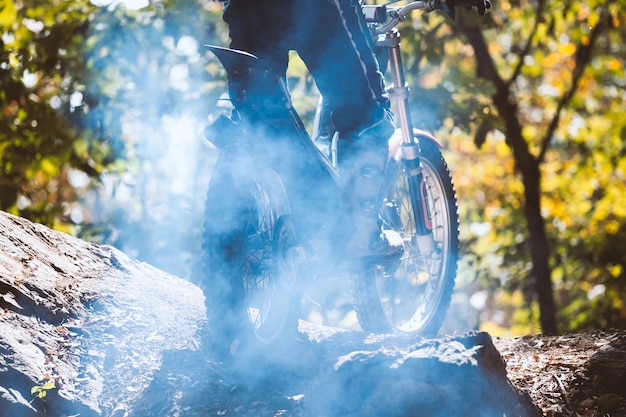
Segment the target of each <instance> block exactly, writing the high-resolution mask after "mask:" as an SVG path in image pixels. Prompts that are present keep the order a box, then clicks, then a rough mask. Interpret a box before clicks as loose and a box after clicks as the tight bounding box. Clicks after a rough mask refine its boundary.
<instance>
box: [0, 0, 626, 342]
mask: <svg viewBox="0 0 626 417" xmlns="http://www.w3.org/2000/svg"><path fill="white" fill-rule="evenodd" d="M26 3H27V4H28V7H26ZM100 3H101V1H100ZM537 4H538V3H537V0H532V1H531V0H529V1H521V0H498V1H496V2H494V7H493V8H492V9H491V11H490V12H489V13H488V14H487V15H486V16H485V17H484V18H479V17H478V16H476V15H475V12H472V13H470V14H468V15H467V16H468V17H467V18H468V19H477V20H478V21H479V23H478V24H479V25H480V30H481V31H482V33H483V34H484V36H485V38H486V40H487V42H488V46H489V51H490V53H491V55H492V57H493V59H494V61H495V63H496V65H497V67H498V70H499V71H500V72H501V73H502V74H504V75H507V76H512V75H515V74H517V75H516V77H515V83H514V85H513V86H512V91H513V97H512V98H513V99H514V100H515V102H517V104H518V110H519V117H520V119H521V120H522V121H523V126H524V131H523V134H524V137H525V138H526V139H527V141H528V143H529V144H530V145H531V149H532V150H533V151H534V152H536V153H537V152H541V146H542V144H541V141H540V139H541V137H542V135H543V134H544V133H545V132H546V131H547V130H548V129H549V124H550V123H551V121H552V120H553V118H554V115H555V113H556V111H557V108H558V106H559V101H560V99H561V98H562V97H563V95H564V94H567V93H568V91H569V90H568V89H569V88H570V86H571V80H572V69H573V66H574V63H575V61H576V56H575V51H576V45H579V44H584V43H585V42H586V37H588V36H589V31H590V29H589V28H590V27H593V26H594V25H595V24H596V23H597V22H598V20H599V19H601V18H605V17H606V15H608V16H610V23H611V24H610V27H608V28H607V29H606V30H605V31H604V32H603V33H602V35H601V37H600V38H599V39H598V41H597V42H596V45H595V47H594V48H593V57H592V58H591V62H590V65H588V66H587V67H586V68H585V71H584V73H583V76H582V78H581V81H580V83H579V85H578V88H577V89H576V91H574V92H573V96H572V98H571V101H569V103H568V105H567V107H566V108H565V109H564V110H563V111H562V114H561V117H560V120H559V121H558V126H557V127H556V129H555V130H554V134H553V135H552V136H551V137H550V141H549V146H548V147H547V150H546V152H545V157H544V159H543V163H542V165H541V170H542V175H543V181H542V187H543V193H542V195H543V200H542V207H543V216H544V219H545V220H546V224H547V227H548V233H549V239H550V243H551V247H552V251H553V252H552V254H553V256H552V258H551V259H552V267H553V281H554V286H555V298H556V301H557V305H558V307H559V311H560V316H559V320H560V323H559V324H560V329H561V330H562V331H566V330H579V329H585V328H593V327H600V326H602V327H620V328H626V305H624V302H623V301H622V300H626V272H625V268H626V265H625V262H626V257H624V255H623V254H624V253H626V239H624V236H626V234H625V233H626V208H625V207H626V201H624V200H625V199H626V190H625V189H624V188H625V187H626V185H625V184H626V181H625V178H624V175H625V172H626V162H625V153H626V151H625V149H624V139H625V138H626V119H625V118H624V117H623V116H622V115H623V114H624V112H625V111H626V108H625V107H626V105H625V104H624V103H626V94H625V91H626V89H625V87H626V86H625V85H624V83H625V80H626V76H625V75H626V74H625V72H624V65H625V60H626V50H625V49H624V47H623V40H624V39H626V33H625V32H626V29H625V28H626V20H625V16H624V12H623V10H624V6H625V5H626V4H624V0H619V1H617V2H612V3H608V2H603V1H599V0H592V1H591V3H589V2H587V3H585V4H578V3H574V2H570V1H565V2H561V1H559V2H557V1H554V0H553V1H549V2H547V3H546V7H545V8H544V9H543V10H542V11H541V13H539V15H538V11H537ZM459 13H465V11H464V10H459ZM602 13H605V14H602ZM454 25H455V23H454V22H452V21H450V20H449V19H448V18H447V17H446V16H445V15H444V14H442V13H430V14H421V13H414V14H413V15H412V18H411V19H409V20H408V21H407V24H405V25H404V26H402V27H401V33H402V36H403V49H404V53H405V55H404V59H405V64H406V67H407V78H408V82H409V84H410V85H411V87H412V94H413V95H412V100H413V103H412V111H413V114H414V119H415V120H416V127H421V128H425V129H428V130H431V131H435V132H436V133H437V135H438V136H439V138H440V139H441V140H442V141H443V142H444V144H445V147H446V150H445V152H446V156H447V157H448V158H449V162H450V165H451V167H452V168H453V175H454V180H455V182H456V185H457V190H458V194H459V197H460V209H461V215H462V218H461V226H462V235H461V237H462V242H463V257H462V259H461V266H462V267H461V269H460V273H459V279H458V292H457V294H456V296H455V304H454V306H453V309H452V311H451V319H452V320H453V321H454V323H453V324H452V326H449V328H450V329H451V330H461V331H462V330H465V329H467V328H468V327H470V328H471V327H476V328H483V329H486V330H489V331H492V332H493V333H494V334H509V335H511V334H524V333H532V332H536V331H538V330H539V329H538V324H537V323H538V317H537V306H536V304H535V303H534V298H533V297H534V295H533V288H532V284H531V280H530V277H529V270H530V268H529V262H530V258H529V255H528V253H527V248H526V246H525V240H526V239H527V231H526V228H525V220H524V217H523V212H522V204H523V195H522V192H523V187H522V184H521V182H520V180H519V179H518V176H517V173H516V170H515V163H514V161H513V159H512V156H511V153H510V150H509V149H508V146H507V143H506V136H505V135H504V133H503V127H502V126H501V122H500V118H499V115H498V114H497V112H496V111H495V109H494V107H493V104H492V99H491V95H492V94H493V86H492V85H491V84H490V83H488V82H487V81H485V80H484V79H481V78H479V77H478V76H477V74H476V62H475V57H474V56H473V50H472V48H471V47H470V46H469V45H468V44H467V43H466V41H465V40H464V39H463V38H462V37H460V36H459V35H457V34H456V32H455V30H454ZM225 30H226V28H225V26H224V25H223V23H221V6H220V4H219V3H217V2H212V1H208V0H205V1H202V0H192V1H189V0H187V1H183V0H163V1H154V2H152V3H151V4H150V5H149V6H147V7H144V8H141V9H139V10H129V9H127V8H125V7H124V6H122V5H118V6H113V5H111V6H106V5H105V6H99V7H97V6H95V5H94V4H92V3H90V2H89V1H87V0H28V1H26V0H20V1H18V0H3V1H0V32H1V33H2V36H1V38H0V42H1V43H2V52H1V55H0V87H1V88H0V106H1V107H2V112H1V113H0V117H1V118H2V123H0V166H1V169H2V173H1V175H0V208H1V209H3V210H7V211H9V212H12V213H15V214H19V215H21V216H24V217H27V218H30V219H31V220H34V221H37V222H40V223H44V224H46V225H48V226H51V227H54V228H57V229H59V230H64V231H67V232H70V233H74V234H76V235H79V236H81V237H83V238H85V239H88V240H91V241H95V242H100V243H109V244H113V245H115V246H117V247H119V248H121V249H122V250H124V251H126V252H127V253H129V254H130V255H132V256H136V257H138V258H139V259H142V260H145V261H148V262H150V263H152V264H154V265H156V266H158V267H161V268H163V269H165V270H167V271H170V272H172V273H175V274H178V275H180V276H183V277H186V278H190V279H193V278H194V271H195V268H196V265H197V262H199V255H198V254H199V252H198V249H199V240H200V225H201V216H202V206H203V203H204V193H205V191H206V184H207V182H208V178H209V176H210V172H211V168H212V164H213V161H214V159H215V157H216V152H215V150H214V149H212V148H211V147H210V146H209V145H208V144H207V143H205V141H204V140H203V139H202V129H203V128H204V125H205V124H206V122H207V117H214V116H215V115H216V114H217V113H219V112H220V111H221V109H220V103H221V101H220V100H219V98H220V95H221V94H222V93H223V92H224V91H225V86H224V74H223V71H222V69H221V67H220V66H219V65H218V63H217V61H216V60H215V59H213V58H211V57H210V56H207V55H206V54H204V52H203V51H202V47H201V45H202V44H204V43H215V44H220V45H225V44H227V38H226V32H225ZM531 35H532V36H531ZM529 37H530V40H531V41H530V50H529V52H528V54H527V55H526V57H525V58H524V60H523V61H522V62H519V60H518V57H519V53H520V51H521V50H523V49H524V48H526V45H527V43H529V42H528V39H529ZM587 41H588V39H587ZM516 71H517V72H518V73H516ZM289 82H290V85H291V86H292V88H293V97H294V102H295V105H296V107H297V108H298V109H299V110H301V111H302V112H303V113H304V115H305V118H306V119H307V120H310V119H311V114H312V112H313V111H314V107H315V99H314V98H311V93H314V92H315V86H314V83H313V81H312V80H311V78H310V76H309V75H308V74H306V72H305V71H304V66H303V64H302V63H301V62H300V61H298V60H295V61H294V63H293V65H292V66H291V68H290V71H289Z"/></svg>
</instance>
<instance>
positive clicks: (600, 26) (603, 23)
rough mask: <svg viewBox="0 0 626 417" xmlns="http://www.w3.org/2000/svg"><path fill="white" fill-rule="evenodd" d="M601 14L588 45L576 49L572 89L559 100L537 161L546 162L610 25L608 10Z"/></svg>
mask: <svg viewBox="0 0 626 417" xmlns="http://www.w3.org/2000/svg"><path fill="white" fill-rule="evenodd" d="M601 14H602V16H601V18H600V20H599V21H598V23H597V24H596V25H595V26H594V27H593V29H592V30H591V33H590V35H589V41H588V42H587V43H586V44H585V43H584V42H582V41H581V42H580V43H579V44H578V46H577V47H576V52H575V53H574V59H575V66H574V70H573V71H572V83H571V85H570V88H569V89H568V90H567V91H566V92H565V93H564V94H563V96H562V97H561V99H560V100H559V103H558V105H557V109H556V112H555V114H554V117H553V118H552V121H551V122H550V125H549V126H548V130H547V131H546V133H545V135H544V137H543V139H542V140H541V150H540V152H539V155H538V156H537V161H538V162H540V163H541V162H542V161H543V160H544V158H545V155H546V152H547V151H548V147H549V146H550V142H551V141H552V136H554V132H555V131H556V129H557V128H558V126H559V122H560V120H561V115H562V113H563V110H564V109H565V107H567V105H568V104H569V103H570V101H571V100H572V97H574V94H575V93H576V90H577V89H578V84H579V82H580V79H581V78H582V75H583V73H584V72H585V68H586V67H587V64H589V62H590V61H591V57H592V56H593V46H594V45H595V42H596V39H597V38H598V36H600V34H601V33H602V32H603V31H604V29H605V28H606V27H607V26H609V25H610V22H609V19H610V15H609V13H608V12H607V10H606V9H602V11H601Z"/></svg>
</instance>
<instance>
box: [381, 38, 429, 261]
mask: <svg viewBox="0 0 626 417" xmlns="http://www.w3.org/2000/svg"><path fill="white" fill-rule="evenodd" d="M384 42H385V44H386V45H387V46H388V47H389V69H390V73H391V79H392V82H393V87H392V88H390V89H389V90H390V91H389V94H390V96H391V98H392V100H394V101H395V102H396V106H397V112H398V114H397V116H398V118H399V122H400V130H401V132H402V161H403V164H404V169H405V172H406V176H407V180H408V183H409V190H410V194H411V202H412V204H411V205H412V207H413V218H414V219H415V232H416V234H417V240H418V241H417V243H418V248H419V250H420V252H421V253H431V252H432V251H433V249H434V240H433V235H432V224H431V221H430V218H429V212H428V207H427V206H426V202H427V199H426V189H425V186H424V174H423V171H422V164H421V162H420V153H421V150H420V146H419V141H418V140H416V139H415V137H414V135H413V124H412V122H411V111H410V108H409V88H408V87H407V86H406V80H405V77H404V67H403V65H402V56H401V54H400V34H399V32H398V31H397V30H393V31H391V32H389V33H388V34H387V35H386V39H385V40H384Z"/></svg>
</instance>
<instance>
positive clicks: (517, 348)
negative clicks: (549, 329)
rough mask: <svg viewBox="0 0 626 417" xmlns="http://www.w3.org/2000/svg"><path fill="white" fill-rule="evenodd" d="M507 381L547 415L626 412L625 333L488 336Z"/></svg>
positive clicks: (600, 416)
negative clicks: (502, 359) (503, 366)
mask: <svg viewBox="0 0 626 417" xmlns="http://www.w3.org/2000/svg"><path fill="white" fill-rule="evenodd" d="M494 345H495V346H496V348H497V349H498V351H499V352H500V354H501V356H502V357H503V358H504V360H505V361H506V366H507V374H508V377H509V379H510V380H511V382H512V383H513V384H514V385H515V386H516V387H518V388H519V389H521V390H523V391H525V392H527V393H528V394H529V395H530V397H531V398H532V400H533V402H534V403H535V404H536V405H537V406H539V408H541V410H542V411H543V413H544V415H545V416H548V417H570V416H584V417H617V416H622V417H623V416H626V331H623V330H621V331H619V330H615V331H604V330H596V331H590V332H585V333H576V334H566V335H562V336H542V335H538V336H523V337H518V338H514V339H504V338H494Z"/></svg>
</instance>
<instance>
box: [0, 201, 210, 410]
mask: <svg viewBox="0 0 626 417" xmlns="http://www.w3.org/2000/svg"><path fill="white" fill-rule="evenodd" d="M204 315H205V314H204V297H203V295H202V292H201V291H200V290H199V289H198V288H197V287H195V286H193V285H191V284H190V283H188V282H186V281H184V280H181V279H179V278H176V277H173V276H171V275H168V274H166V273H164V272H162V271H159V270H157V269H155V268H153V267H151V266H149V265H147V264H145V263H140V262H137V261H135V260H132V259H129V258H128V257H127V256H126V255H124V254H123V253H121V252H119V251H118V250H116V249H114V248H111V247H108V246H98V245H94V244H89V243H85V242H83V241H81V240H79V239H76V238H73V237H71V236H69V235H66V234H63V233H58V232H54V231H51V230H49V229H47V228H46V227H44V226H41V225H37V224H33V223H31V222H29V221H27V220H25V219H22V218H18V217H15V216H12V215H9V214H6V213H2V212H0V415H2V416H7V417H9V416H11V417H16V416H31V415H40V414H42V413H44V412H46V413H47V414H48V415H55V416H57V415H58V416H62V415H77V414H80V415H81V416H99V415H118V414H120V413H121V414H120V415H123V414H124V413H123V410H125V409H126V408H127V407H128V406H129V404H130V403H132V402H133V401H135V400H136V399H137V398H138V397H140V396H141V395H142V392H143V390H144V389H145V387H146V386H148V385H149V383H150V380H151V379H152V377H153V374H154V371H155V370H157V369H159V367H160V365H161V361H162V357H163V354H164V352H166V351H169V350H181V349H194V348H197V346H198V343H197V340H196V339H195V334H196V331H197V329H198V328H199V326H200V325H201V324H202V322H203V320H204ZM47 382H53V383H54V386H55V387H56V388H52V389H40V390H39V392H41V393H42V394H45V396H43V397H42V398H39V396H38V395H35V398H34V399H33V395H31V389H32V388H33V387H36V386H39V387H45V385H44V384H46V383H47ZM48 386H49V385H48ZM31 400H32V402H31ZM118 410H119V411H118Z"/></svg>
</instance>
